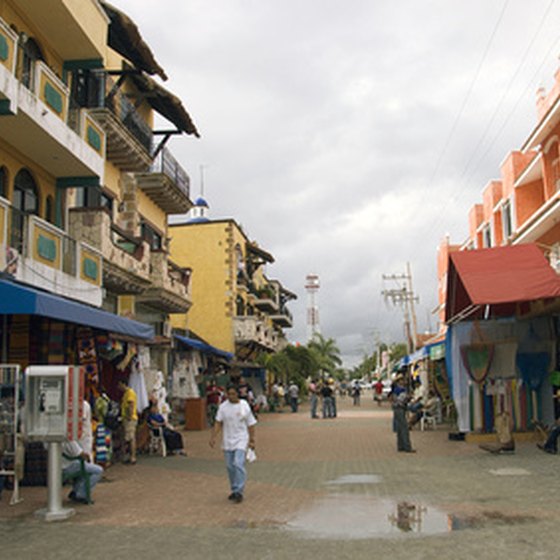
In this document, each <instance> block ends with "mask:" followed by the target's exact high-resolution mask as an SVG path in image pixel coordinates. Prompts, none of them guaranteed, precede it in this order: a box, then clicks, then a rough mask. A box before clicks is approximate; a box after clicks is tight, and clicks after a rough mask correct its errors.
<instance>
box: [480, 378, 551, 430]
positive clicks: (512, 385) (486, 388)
mask: <svg viewBox="0 0 560 560" xmlns="http://www.w3.org/2000/svg"><path fill="white" fill-rule="evenodd" d="M503 410H506V411H509V412H510V414H511V417H512V420H513V429H514V431H516V432H523V431H527V430H530V429H532V425H533V422H534V420H537V419H540V418H541V417H542V394H541V393H540V392H539V393H537V392H536V391H531V389H530V388H529V387H528V386H527V384H526V383H524V382H523V380H521V379H505V380H503V381H496V380H493V379H489V380H487V381H486V382H485V383H483V384H482V385H481V388H480V390H479V388H478V387H477V386H476V385H474V384H473V383H471V384H470V385H469V411H470V430H471V431H480V432H486V433H490V432H492V431H494V419H495V418H496V416H497V415H498V414H499V413H500V412H502V411H503Z"/></svg>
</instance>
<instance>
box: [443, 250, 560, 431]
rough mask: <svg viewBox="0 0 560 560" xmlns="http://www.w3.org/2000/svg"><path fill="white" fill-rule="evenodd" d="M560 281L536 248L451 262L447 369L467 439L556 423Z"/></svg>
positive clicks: (468, 255) (469, 254) (457, 256)
mask: <svg viewBox="0 0 560 560" xmlns="http://www.w3.org/2000/svg"><path fill="white" fill-rule="evenodd" d="M559 305H560V278H559V277H558V276H557V274H556V273H555V272H554V271H553V270H552V268H551V267H550V265H549V264H548V261H547V260H546V259H545V258H544V256H543V253H542V252H541V251H540V249H539V248H538V247H537V246H536V245H531V244H529V245H519V246H510V247H499V248H493V249H483V250H476V251H459V252H457V253H452V254H451V255H450V261H449V272H448V286H447V301H446V322H447V324H448V330H447V337H446V349H445V354H446V367H447V371H448V374H449V382H450V386H451V394H452V397H453V400H454V403H455V406H456V409H457V416H458V429H459V431H460V432H463V433H465V432H473V431H474V432H482V433H489V432H492V431H494V429H495V420H496V418H497V417H498V416H499V415H502V414H503V413H507V415H508V416H509V417H510V419H511V422H512V424H513V428H514V431H525V430H530V429H533V428H534V426H535V423H536V422H543V423H545V424H549V423H551V421H553V420H554V404H553V398H552V397H553V392H552V386H551V377H550V373H551V372H552V371H554V370H556V369H557V358H556V339H557V337H558V332H557V327H556V323H557V322H556V321H555V320H554V313H555V311H556V310H557V309H558V308H559Z"/></svg>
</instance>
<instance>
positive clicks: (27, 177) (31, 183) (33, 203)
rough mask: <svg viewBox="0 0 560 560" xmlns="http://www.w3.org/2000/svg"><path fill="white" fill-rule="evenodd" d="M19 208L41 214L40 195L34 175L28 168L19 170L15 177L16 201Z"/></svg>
mask: <svg viewBox="0 0 560 560" xmlns="http://www.w3.org/2000/svg"><path fill="white" fill-rule="evenodd" d="M13 205H14V207H15V208H16V209H17V210H21V211H22V212H26V213H28V214H39V196H38V190H37V185H36V183H35V179H33V175H31V173H30V172H29V171H28V170H27V169H21V170H20V171H18V174H17V175H16V177H15V179H14V201H13Z"/></svg>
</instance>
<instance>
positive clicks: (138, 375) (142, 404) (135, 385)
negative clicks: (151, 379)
mask: <svg viewBox="0 0 560 560" xmlns="http://www.w3.org/2000/svg"><path fill="white" fill-rule="evenodd" d="M128 385H129V387H131V388H132V389H133V390H134V392H135V393H136V409H137V411H138V413H139V414H140V413H141V412H142V411H144V410H145V409H146V408H148V406H150V401H149V399H148V390H147V389H146V381H145V379H144V374H143V373H142V371H141V369H140V364H139V361H138V359H137V358H134V359H133V360H132V364H131V367H130V377H129V378H128Z"/></svg>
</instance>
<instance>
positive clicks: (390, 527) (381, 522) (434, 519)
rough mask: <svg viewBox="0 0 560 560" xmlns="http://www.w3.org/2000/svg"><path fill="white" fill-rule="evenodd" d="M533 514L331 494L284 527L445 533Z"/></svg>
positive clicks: (341, 533) (367, 534)
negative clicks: (453, 510) (470, 511)
mask: <svg viewBox="0 0 560 560" xmlns="http://www.w3.org/2000/svg"><path fill="white" fill-rule="evenodd" d="M533 520H534V518H532V517H528V516H520V515H508V514H504V513H503V512H500V511H484V512H481V513H477V514H476V515H463V514H449V513H447V512H444V511H442V510H440V509H438V508H435V507H432V506H430V505H426V504H422V503H420V502H415V501H412V500H408V501H406V500H402V501H392V500H379V499H376V498H372V497H370V496H355V495H349V494H331V495H329V496H326V497H324V498H321V499H319V500H317V501H316V502H314V503H313V504H312V505H311V507H309V508H308V509H305V510H302V511H300V512H299V513H298V514H297V515H296V516H295V517H293V518H292V519H291V520H290V521H289V522H288V523H287V524H286V525H285V529H286V530H288V531H293V532H295V533H298V534H299V536H301V537H303V538H316V539H335V540H336V539H344V540H348V539H371V538H403V537H411V536H416V537H421V536H429V535H438V534H445V533H449V532H452V531H460V530H464V529H480V528H482V527H486V526H488V525H497V524H508V525H513V524H520V523H526V522H529V521H533Z"/></svg>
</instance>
